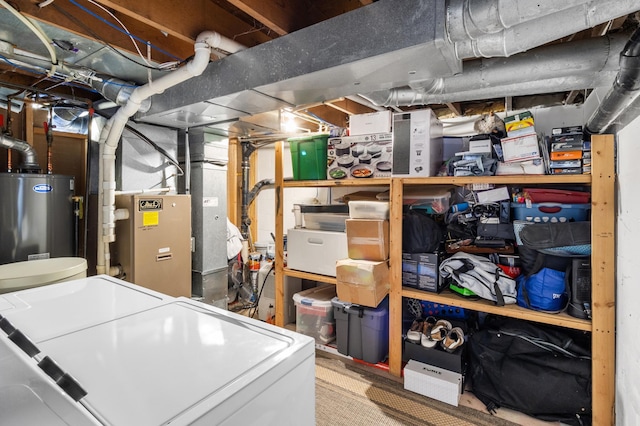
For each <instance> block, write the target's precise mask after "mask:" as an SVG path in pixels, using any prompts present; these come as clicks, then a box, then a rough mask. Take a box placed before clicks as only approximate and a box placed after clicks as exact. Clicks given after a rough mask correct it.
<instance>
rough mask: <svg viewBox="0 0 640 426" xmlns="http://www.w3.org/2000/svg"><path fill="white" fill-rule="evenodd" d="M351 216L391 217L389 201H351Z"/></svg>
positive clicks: (352, 217) (359, 217)
mask: <svg viewBox="0 0 640 426" xmlns="http://www.w3.org/2000/svg"><path fill="white" fill-rule="evenodd" d="M349 218H351V219H389V203H388V202H387V201H350V202H349Z"/></svg>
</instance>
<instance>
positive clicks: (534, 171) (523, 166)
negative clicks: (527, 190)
mask: <svg viewBox="0 0 640 426" xmlns="http://www.w3.org/2000/svg"><path fill="white" fill-rule="evenodd" d="M543 174H545V168H544V162H543V161H542V158H535V159H533V160H527V161H519V162H517V163H504V162H502V161H501V162H499V163H498V167H497V168H496V176H504V175H543Z"/></svg>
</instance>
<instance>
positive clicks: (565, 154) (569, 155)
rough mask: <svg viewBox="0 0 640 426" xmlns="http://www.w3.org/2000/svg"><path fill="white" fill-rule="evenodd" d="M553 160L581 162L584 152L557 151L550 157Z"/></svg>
mask: <svg viewBox="0 0 640 426" xmlns="http://www.w3.org/2000/svg"><path fill="white" fill-rule="evenodd" d="M550 158H551V160H553V161H559V160H580V159H581V158H582V150H578V151H555V152H552V153H551V155H550Z"/></svg>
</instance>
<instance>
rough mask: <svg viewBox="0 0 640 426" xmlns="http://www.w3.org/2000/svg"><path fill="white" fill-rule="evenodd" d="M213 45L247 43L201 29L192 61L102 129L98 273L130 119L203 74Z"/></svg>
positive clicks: (109, 235) (230, 47) (145, 89)
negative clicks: (145, 104) (156, 98)
mask: <svg viewBox="0 0 640 426" xmlns="http://www.w3.org/2000/svg"><path fill="white" fill-rule="evenodd" d="M0 1H2V0H0ZM211 49H222V50H225V51H228V52H229V53H235V52H236V51H238V50H241V49H244V47H243V46H242V45H240V44H238V43H236V42H234V41H232V40H228V39H226V38H225V37H223V36H221V35H220V34H218V33H216V32H213V31H204V32H202V33H200V34H199V35H198V37H197V38H196V42H195V45H194V50H195V54H194V57H193V59H192V60H191V61H190V62H188V63H187V64H186V65H185V66H183V67H181V68H179V69H177V70H175V71H173V72H172V73H171V74H167V75H164V76H163V77H161V78H159V79H157V80H155V81H153V82H149V83H147V84H145V85H144V86H140V87H137V88H136V89H135V90H134V91H133V92H132V93H131V95H130V96H129V100H128V101H127V103H126V105H124V106H122V107H121V108H120V109H118V111H116V113H115V114H114V115H113V116H112V117H111V118H110V119H109V121H108V122H107V124H106V125H105V127H104V128H103V129H102V133H101V134H100V143H101V151H102V152H101V162H100V165H101V167H100V169H101V172H102V173H101V174H102V178H101V182H102V183H101V185H100V186H99V188H98V190H99V192H98V200H99V202H100V205H101V208H99V209H98V216H99V217H98V219H99V221H100V222H99V223H100V224H101V225H102V226H101V228H102V230H101V231H99V232H100V234H99V236H98V258H97V261H96V271H97V273H98V274H104V273H107V272H110V271H111V267H110V258H111V255H110V252H109V243H111V242H113V241H115V232H114V230H115V194H116V191H115V189H116V188H115V187H116V180H115V158H116V155H115V154H116V149H117V147H118V143H119V142H120V137H121V136H122V132H123V131H124V127H125V125H126V124H127V121H128V120H129V118H130V117H132V116H133V115H134V114H135V113H136V112H137V111H138V110H139V109H140V105H141V104H142V102H143V101H144V100H146V99H148V98H149V97H151V96H153V95H156V94H159V93H162V92H164V91H165V90H166V89H168V88H170V87H173V86H176V85H178V84H180V83H182V82H184V81H186V80H188V79H190V78H192V77H196V76H198V75H200V74H202V73H203V72H204V70H205V69H206V67H207V64H208V63H209V59H210V57H211Z"/></svg>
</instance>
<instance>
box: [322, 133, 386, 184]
mask: <svg viewBox="0 0 640 426" xmlns="http://www.w3.org/2000/svg"><path fill="white" fill-rule="evenodd" d="M392 141H393V135H392V134H391V133H372V134H367V135H360V136H343V137H339V138H329V141H328V144H327V179H334V180H338V179H362V178H369V177H374V178H383V177H391V168H392V164H393V143H392Z"/></svg>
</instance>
